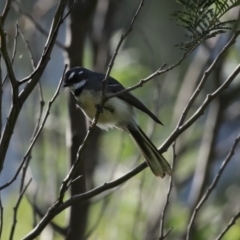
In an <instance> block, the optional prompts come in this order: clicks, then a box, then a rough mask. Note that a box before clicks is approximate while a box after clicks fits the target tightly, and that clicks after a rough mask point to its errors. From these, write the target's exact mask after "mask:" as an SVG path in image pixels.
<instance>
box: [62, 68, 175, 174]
mask: <svg viewBox="0 0 240 240" xmlns="http://www.w3.org/2000/svg"><path fill="white" fill-rule="evenodd" d="M104 78H105V74H102V73H97V72H93V71H90V70H88V69H86V68H83V67H75V68H72V69H70V70H68V71H67V72H66V74H65V78H64V86H63V87H64V88H69V89H70V91H71V92H72V94H73V95H74V97H75V98H76V100H77V103H78V105H79V107H80V108H81V110H82V111H83V113H84V114H85V115H86V117H87V118H89V119H90V120H93V118H94V117H95V114H96V110H97V109H96V108H98V107H99V104H100V103H101V99H102V90H103V84H102V81H103V80H104ZM105 87H106V94H115V93H118V92H120V91H122V90H124V89H125V88H124V87H123V86H122V85H121V84H120V83H119V82H118V81H117V80H115V79H114V78H112V77H110V76H109V78H108V79H107V82H106V86H105ZM134 108H137V109H139V110H141V111H142V112H144V113H146V114H148V116H150V117H151V118H152V119H153V120H154V121H155V122H157V123H159V124H162V123H161V122H160V121H159V119H158V118H157V117H156V116H155V115H154V114H153V113H152V112H150V111H149V110H148V108H146V107H145V106H144V104H143V103H142V102H140V101H139V100H138V99H137V98H136V97H134V96H133V95H132V94H131V93H130V92H125V93H123V94H120V95H119V96H116V97H113V98H110V99H108V100H107V101H106V102H105V104H104V106H103V107H102V109H100V115H99V118H98V122H97V126H98V127H100V128H102V129H105V130H107V129H108V128H113V127H115V128H117V129H120V130H123V131H125V132H127V133H129V134H130V136H131V137H132V138H133V140H134V141H135V143H136V144H137V146H138V147H139V149H140V151H141V153H142V155H143V156H144V158H145V159H146V161H147V164H148V166H149V167H150V169H151V170H152V172H153V173H154V175H156V176H159V177H164V176H165V174H169V175H170V174H171V167H170V165H169V163H168V162H167V161H166V159H165V158H164V157H163V156H162V155H161V154H160V153H159V151H158V150H157V148H156V147H155V146H154V144H153V143H152V142H151V140H150V139H149V138H148V137H147V136H146V134H145V133H144V132H143V131H142V129H141V128H140V127H139V126H138V123H137V120H136V117H135V114H134Z"/></svg>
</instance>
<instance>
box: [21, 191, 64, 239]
mask: <svg viewBox="0 0 240 240" xmlns="http://www.w3.org/2000/svg"><path fill="white" fill-rule="evenodd" d="M26 198H27V200H28V203H29V204H30V205H31V207H32V209H33V212H34V213H35V214H37V216H38V217H40V218H41V217H43V216H44V213H43V211H42V210H41V209H40V208H39V206H38V205H37V204H36V201H31V200H30V198H29V196H28V195H26ZM35 223H36V222H35ZM49 224H50V226H51V227H52V229H53V230H54V231H56V232H57V233H59V234H61V235H62V236H65V237H66V235H67V231H68V229H67V228H66V227H60V226H59V225H58V224H56V223H54V222H53V221H51V222H50V223H49ZM34 227H35V226H34Z"/></svg>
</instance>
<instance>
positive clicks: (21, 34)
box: [17, 24, 36, 70]
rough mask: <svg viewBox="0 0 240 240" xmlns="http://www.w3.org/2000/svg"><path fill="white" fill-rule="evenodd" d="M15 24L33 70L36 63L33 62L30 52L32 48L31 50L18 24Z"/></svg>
mask: <svg viewBox="0 0 240 240" xmlns="http://www.w3.org/2000/svg"><path fill="white" fill-rule="evenodd" d="M17 26H18V32H19V35H20V36H21V38H22V40H23V42H24V43H25V46H26V48H27V50H28V54H29V58H30V62H31V65H32V70H34V69H35V68H36V63H35V61H34V58H33V54H32V50H31V47H30V44H29V41H28V40H27V39H26V38H25V35H24V34H23V32H22V30H21V28H20V26H19V25H18V24H17Z"/></svg>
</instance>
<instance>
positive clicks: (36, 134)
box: [0, 65, 67, 190]
mask: <svg viewBox="0 0 240 240" xmlns="http://www.w3.org/2000/svg"><path fill="white" fill-rule="evenodd" d="M66 68H67V65H66V66H65V68H64V72H63V75H62V78H61V80H60V81H59V84H58V87H57V90H56V92H55V93H54V95H53V97H52V99H51V100H50V101H49V102H48V107H47V110H46V113H45V115H44V118H43V121H42V123H41V125H40V126H39V127H38V129H37V131H36V133H35V135H34V137H33V139H32V141H31V144H30V145H29V147H28V150H27V151H26V153H25V155H24V157H23V159H22V161H21V163H20V165H19V167H18V169H17V171H16V173H15V175H14V176H13V178H12V179H11V180H10V181H9V182H7V183H5V184H4V185H2V186H1V187H0V190H3V189H4V188H6V187H8V186H9V185H10V184H12V183H13V182H14V181H15V180H16V179H17V176H18V174H19V173H20V171H21V169H22V167H23V165H24V163H25V162H26V160H27V159H28V157H29V154H30V152H31V151H32V148H33V146H34V144H35V142H36V141H37V139H38V137H39V135H40V133H41V132H42V129H43V127H44V125H45V123H46V121H47V118H48V115H49V114H50V109H51V106H52V104H53V102H54V101H55V100H56V98H57V96H58V95H59V92H60V89H61V85H62V82H63V78H64V74H65V71H66Z"/></svg>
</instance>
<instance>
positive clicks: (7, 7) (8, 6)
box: [0, 0, 12, 25]
mask: <svg viewBox="0 0 240 240" xmlns="http://www.w3.org/2000/svg"><path fill="white" fill-rule="evenodd" d="M11 3H12V0H6V3H5V6H4V9H3V13H2V16H1V20H0V21H2V24H3V25H4V22H5V20H6V17H7V15H8V12H9V10H10V8H11Z"/></svg>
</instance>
